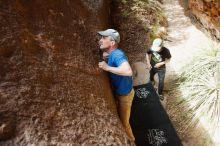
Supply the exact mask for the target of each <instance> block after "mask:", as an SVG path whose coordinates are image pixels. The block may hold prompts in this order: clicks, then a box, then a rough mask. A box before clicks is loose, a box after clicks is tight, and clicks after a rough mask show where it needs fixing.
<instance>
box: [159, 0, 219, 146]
mask: <svg viewBox="0 0 220 146" xmlns="http://www.w3.org/2000/svg"><path fill="white" fill-rule="evenodd" d="M163 7H164V11H165V15H166V17H167V19H168V35H169V37H170V38H171V42H168V41H167V42H165V46H166V47H168V48H169V49H170V52H171V54H172V59H171V61H170V63H169V64H168V65H167V74H166V81H165V88H166V89H167V90H170V87H171V85H172V84H173V83H174V82H173V81H174V79H176V78H177V77H178V76H179V75H180V73H181V72H182V71H183V67H184V66H185V65H186V64H187V63H188V62H189V61H190V60H191V59H192V57H193V56H195V55H196V54H197V52H198V51H199V50H201V49H202V48H205V47H206V46H208V45H209V44H210V43H213V41H212V40H211V39H210V38H209V37H208V36H206V35H205V34H204V33H202V32H201V31H200V30H198V29H197V28H196V27H195V26H194V25H193V24H192V23H191V21H190V19H189V18H188V17H187V16H185V15H184V10H183V8H182V7H181V6H180V4H179V2H178V0H165V1H164V5H163ZM186 92H187V91H186ZM178 98H179V97H178ZM180 98H181V97H180ZM166 100H167V103H166V104H167V112H168V114H170V115H171V117H172V118H173V119H175V118H177V116H176V115H175V114H178V113H177V112H176V113H175V112H174V111H179V112H181V111H180V110H178V109H177V108H178V107H177V106H175V105H172V104H173V100H177V97H169V96H168V98H167V99H166ZM169 105H170V106H169ZM171 108H175V109H171ZM172 114H173V115H172ZM172 118H171V120H172ZM200 123H201V125H202V127H201V128H202V129H203V131H204V130H205V131H207V132H205V133H206V134H207V135H198V134H195V133H198V131H194V134H195V135H196V136H193V137H190V136H188V139H184V140H183V144H184V145H186V146H191V145H201V143H202V142H201V141H203V140H204V138H208V137H211V141H213V142H214V143H215V140H216V139H215V136H213V135H212V134H211V133H210V132H209V131H208V129H207V127H208V123H206V122H205V120H204V117H201V119H200ZM176 128H179V127H176ZM180 129H181V128H180ZM189 135H192V133H190V134H189ZM202 139H203V140H202ZM207 141H208V139H207ZM203 145H206V144H205V143H203Z"/></svg>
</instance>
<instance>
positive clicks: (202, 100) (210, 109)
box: [175, 44, 220, 126]
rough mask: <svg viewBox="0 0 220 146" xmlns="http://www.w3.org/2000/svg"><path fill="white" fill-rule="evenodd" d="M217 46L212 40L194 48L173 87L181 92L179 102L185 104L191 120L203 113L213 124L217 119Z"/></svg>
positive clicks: (219, 109) (219, 113)
mask: <svg viewBox="0 0 220 146" xmlns="http://www.w3.org/2000/svg"><path fill="white" fill-rule="evenodd" d="M219 55H220V47H219V45H217V44H211V45H209V47H207V48H203V49H201V51H200V52H197V55H195V57H194V59H193V60H192V61H191V62H190V63H189V64H187V65H186V67H185V68H184V72H183V73H182V74H181V76H180V78H179V80H178V86H177V88H176V89H175V90H176V91H177V92H179V93H181V94H180V95H181V96H182V98H183V100H181V102H180V104H184V106H185V107H188V109H187V110H186V112H187V114H189V113H191V117H192V120H191V124H192V125H196V124H197V122H198V119H199V117H201V116H203V117H206V119H207V120H208V121H209V122H210V123H211V124H212V125H214V126H216V124H219V122H220V62H219V60H220V56H219Z"/></svg>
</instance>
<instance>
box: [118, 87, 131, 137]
mask: <svg viewBox="0 0 220 146" xmlns="http://www.w3.org/2000/svg"><path fill="white" fill-rule="evenodd" d="M116 97H117V98H118V113H119V117H120V120H121V122H122V125H123V126H124V128H125V131H126V133H127V135H128V136H129V138H130V139H131V140H133V141H134V140H135V138H134V135H133V132H132V129H131V126H130V123H129V119H130V114H131V105H132V101H133V98H134V89H132V90H131V92H130V93H128V94H127V95H117V96H116Z"/></svg>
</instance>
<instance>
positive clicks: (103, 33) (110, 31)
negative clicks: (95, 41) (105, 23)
mask: <svg viewBox="0 0 220 146" xmlns="http://www.w3.org/2000/svg"><path fill="white" fill-rule="evenodd" d="M98 34H100V35H101V36H111V37H112V38H113V39H114V40H115V41H116V42H117V43H119V42H120V35H119V33H118V31H117V30H114V29H106V30H104V31H98Z"/></svg>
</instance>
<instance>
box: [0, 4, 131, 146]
mask: <svg viewBox="0 0 220 146" xmlns="http://www.w3.org/2000/svg"><path fill="white" fill-rule="evenodd" d="M108 5H109V1H108V0H93V1H90V0H75V1H69V0H62V1H61V0H57V1H54V0H47V1H44V0H32V1H27V0H8V1H5V0H0V70H1V71H0V145H2V146H6V145H7V146H14V145H40V146H44V145H47V146H48V145H73V146H77V145H85V146H86V145H115V146H116V145H117V146H120V145H123V146H126V145H134V144H133V143H131V142H130V141H129V140H128V138H127V135H126V134H125V132H124V130H123V128H122V125H121V123H120V120H119V118H118V116H117V112H116V108H115V102H114V99H113V96H112V92H111V90H110V85H109V81H108V78H107V76H106V74H105V73H104V72H103V71H101V70H99V69H98V67H97V65H98V60H99V53H98V44H97V41H98V38H97V34H96V31H97V30H99V29H104V28H106V27H107V26H108V24H109V21H108V20H109V14H110V9H109V7H108Z"/></svg>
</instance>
